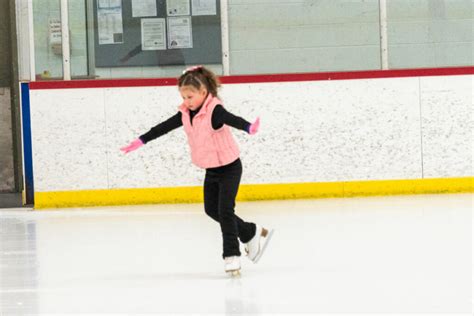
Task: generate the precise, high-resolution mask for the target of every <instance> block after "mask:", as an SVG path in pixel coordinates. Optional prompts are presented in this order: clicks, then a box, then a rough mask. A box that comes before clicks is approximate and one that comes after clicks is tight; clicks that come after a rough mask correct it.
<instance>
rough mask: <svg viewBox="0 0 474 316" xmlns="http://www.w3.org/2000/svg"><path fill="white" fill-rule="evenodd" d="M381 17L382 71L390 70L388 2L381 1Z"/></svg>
mask: <svg viewBox="0 0 474 316" xmlns="http://www.w3.org/2000/svg"><path fill="white" fill-rule="evenodd" d="M379 17H380V58H381V63H382V69H384V70H386V69H388V38H387V0H379Z"/></svg>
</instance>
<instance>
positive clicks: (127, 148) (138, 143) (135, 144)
mask: <svg viewBox="0 0 474 316" xmlns="http://www.w3.org/2000/svg"><path fill="white" fill-rule="evenodd" d="M142 146H143V142H142V140H141V139H140V138H137V139H135V140H134V141H133V142H131V143H130V144H129V145H128V146H125V147H122V148H120V150H121V151H123V153H124V154H127V153H129V152H131V151H134V150H136V149H138V148H140V147H142Z"/></svg>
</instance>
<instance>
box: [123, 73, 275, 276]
mask: <svg viewBox="0 0 474 316" xmlns="http://www.w3.org/2000/svg"><path fill="white" fill-rule="evenodd" d="M219 87H220V83H219V81H218V79H217V77H216V75H215V74H214V73H212V72H211V71H210V70H208V69H207V68H205V67H203V66H195V67H191V68H188V69H186V70H185V71H184V72H183V74H182V75H181V76H180V77H179V79H178V88H179V92H180V94H181V96H182V97H183V103H182V104H181V106H180V107H179V108H178V113H177V114H175V115H174V116H172V117H171V118H169V119H168V120H166V121H164V122H162V123H160V124H158V125H156V126H155V127H153V128H152V129H150V131H148V132H147V133H145V134H143V135H141V136H140V137H139V138H138V139H136V140H134V141H133V142H131V143H130V144H129V145H128V146H126V147H123V148H121V149H120V150H122V151H123V152H124V153H128V152H130V151H133V150H136V149H138V148H139V147H141V146H143V145H144V144H146V143H148V142H149V141H151V140H153V139H156V138H158V137H160V136H162V135H164V134H166V133H168V132H170V131H172V130H174V129H176V128H178V127H180V126H183V127H184V131H185V133H186V136H187V137H188V143H189V147H190V149H191V159H192V162H193V163H194V164H195V165H196V166H198V167H200V168H203V169H206V176H205V179H204V210H205V212H206V214H207V215H209V216H210V217H211V218H212V219H214V220H215V221H217V222H219V224H220V226H221V232H222V239H223V247H224V251H223V255H222V256H223V258H224V264H225V271H226V272H230V273H232V274H238V273H239V270H240V247H239V239H240V241H241V242H242V243H244V244H245V250H246V252H247V257H248V258H249V259H250V260H251V261H253V262H254V263H257V261H258V260H259V259H260V257H261V255H262V253H263V251H264V250H265V246H266V244H267V242H268V241H269V240H270V237H271V235H272V233H273V231H272V230H268V229H265V228H263V227H260V226H259V225H256V224H254V223H249V222H245V221H243V220H242V219H241V218H239V217H238V216H237V215H235V213H234V207H235V197H236V195H237V191H238V189H239V183H240V178H241V176H242V164H241V162H240V158H239V148H238V146H237V143H236V142H235V140H234V138H233V137H232V134H231V132H230V129H229V127H228V126H232V127H234V128H237V129H240V130H243V131H245V132H247V133H249V134H250V135H254V134H255V133H257V131H258V128H259V125H260V120H259V118H257V120H256V121H255V122H254V123H252V124H251V123H249V122H247V121H246V120H244V119H243V118H241V117H238V116H235V115H233V114H231V113H229V112H228V111H226V110H225V109H224V107H223V106H222V101H221V100H219V99H218V98H217V89H218V88H219Z"/></svg>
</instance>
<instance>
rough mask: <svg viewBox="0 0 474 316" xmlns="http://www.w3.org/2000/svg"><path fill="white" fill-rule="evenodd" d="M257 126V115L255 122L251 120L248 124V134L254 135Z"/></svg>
mask: <svg viewBox="0 0 474 316" xmlns="http://www.w3.org/2000/svg"><path fill="white" fill-rule="evenodd" d="M259 127H260V118H259V117H257V119H256V120H255V122H253V123H252V124H250V127H249V134H250V135H254V134H255V133H257V132H258V128H259Z"/></svg>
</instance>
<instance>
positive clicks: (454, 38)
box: [387, 0, 474, 68]
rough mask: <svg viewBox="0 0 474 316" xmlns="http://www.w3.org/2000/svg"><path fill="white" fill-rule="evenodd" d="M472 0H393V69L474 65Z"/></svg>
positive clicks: (390, 31)
mask: <svg viewBox="0 0 474 316" xmlns="http://www.w3.org/2000/svg"><path fill="white" fill-rule="evenodd" d="M473 2H474V1H472V0H389V1H387V4H388V41H389V67H390V68H420V67H446V66H466V65H472V64H473V60H472V58H473V39H474V35H473V11H472V9H473Z"/></svg>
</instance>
